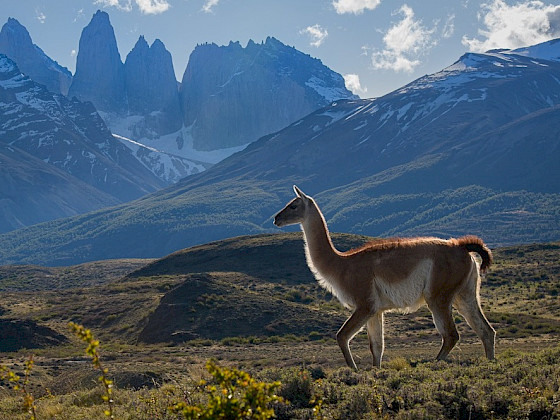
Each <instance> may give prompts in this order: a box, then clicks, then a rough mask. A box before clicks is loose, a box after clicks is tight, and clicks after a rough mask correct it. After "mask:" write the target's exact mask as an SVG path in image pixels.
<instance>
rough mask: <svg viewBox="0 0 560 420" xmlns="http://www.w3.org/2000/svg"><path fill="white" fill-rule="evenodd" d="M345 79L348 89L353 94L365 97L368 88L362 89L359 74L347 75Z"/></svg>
mask: <svg viewBox="0 0 560 420" xmlns="http://www.w3.org/2000/svg"><path fill="white" fill-rule="evenodd" d="M343 77H344V83H345V84H346V88H347V89H349V90H350V91H351V92H352V93H355V94H356V95H360V94H362V95H363V94H366V93H367V87H362V85H361V83H360V76H358V75H357V74H345V75H344V76H343Z"/></svg>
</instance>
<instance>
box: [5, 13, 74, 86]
mask: <svg viewBox="0 0 560 420" xmlns="http://www.w3.org/2000/svg"><path fill="white" fill-rule="evenodd" d="M0 53H3V54H6V56H8V57H9V58H10V59H12V60H14V61H15V62H16V63H17V65H18V67H19V69H20V70H21V71H22V72H23V73H25V74H26V75H28V76H29V77H30V78H31V79H33V80H34V81H36V82H37V83H41V84H43V85H45V86H46V87H47V89H49V90H50V91H51V92H54V93H62V94H67V93H68V88H69V87H70V83H71V82H72V74H71V73H70V71H68V69H67V68H65V67H62V66H60V65H59V64H58V63H57V62H56V61H54V60H52V59H51V58H50V57H48V56H47V55H46V54H45V53H44V52H43V50H41V48H39V47H38V46H37V45H35V44H33V41H32V40H31V36H30V35H29V32H28V31H27V29H26V28H25V27H24V26H23V25H22V24H20V23H19V22H18V21H17V19H14V18H8V21H7V22H6V23H5V24H4V26H2V30H1V31H0Z"/></svg>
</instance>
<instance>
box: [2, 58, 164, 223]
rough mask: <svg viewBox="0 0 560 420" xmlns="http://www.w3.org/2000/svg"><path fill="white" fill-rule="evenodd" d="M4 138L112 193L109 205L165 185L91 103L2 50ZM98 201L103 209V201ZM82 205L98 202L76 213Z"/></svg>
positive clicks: (59, 168)
mask: <svg viewBox="0 0 560 420" xmlns="http://www.w3.org/2000/svg"><path fill="white" fill-rule="evenodd" d="M0 142H1V143H3V144H5V145H7V146H9V147H11V148H13V150H16V151H19V152H25V153H27V154H29V155H31V156H33V157H34V158H36V159H39V160H40V161H42V162H44V163H46V164H48V165H51V166H53V167H55V168H57V169H58V170H60V171H63V172H65V173H67V174H68V175H69V177H67V180H69V179H71V178H72V177H73V178H74V179H75V180H76V181H78V180H80V181H81V182H83V183H86V184H89V185H90V186H91V187H92V189H97V190H98V193H99V194H98V195H103V196H104V197H105V198H107V197H112V200H107V199H105V200H104V202H105V203H106V204H114V203H117V202H123V201H128V200H131V199H134V198H138V197H140V196H142V195H144V194H147V193H149V192H153V191H155V190H157V189H159V188H161V187H162V186H164V185H165V184H164V182H163V181H161V180H160V179H158V178H157V177H156V176H154V175H153V174H152V173H151V172H150V171H148V170H147V169H146V168H145V167H144V166H142V165H141V164H140V163H139V162H138V161H137V160H136V159H135V158H134V156H133V155H132V153H131V152H130V151H129V149H128V148H126V147H124V146H123V145H122V144H121V143H120V142H119V141H118V140H116V139H114V138H113V136H112V135H111V133H110V132H109V130H108V129H107V127H106V126H105V123H104V122H103V120H102V119H101V118H100V117H99V115H98V114H97V112H96V110H95V108H94V107H93V106H92V104H91V103H83V102H80V101H78V100H76V99H73V100H68V99H67V98H66V97H64V96H62V95H59V94H55V93H52V92H50V91H49V90H47V89H46V87H45V86H44V85H41V84H38V83H35V82H34V81H32V80H31V79H30V78H29V77H27V76H25V75H24V74H22V73H21V72H20V71H19V69H18V67H17V66H16V64H15V63H14V62H13V61H12V60H10V59H9V58H8V57H6V56H5V55H2V54H0ZM19 152H18V153H19ZM77 184H79V183H78V182H77ZM101 192H102V193H103V194H101ZM82 198H84V197H82ZM92 199H93V201H95V203H96V205H95V206H97V207H99V202H100V200H99V199H97V198H94V197H93V196H92ZM102 201H103V200H102ZM95 206H94V207H95ZM78 208H83V209H86V210H91V209H92V206H89V207H88V206H87V205H86V204H84V203H76V212H77V211H78V210H77V209H78ZM37 211H40V210H39V209H37ZM67 214H68V213H64V212H62V213H61V214H59V215H58V216H57V217H61V216H63V215H67ZM39 220H42V219H39Z"/></svg>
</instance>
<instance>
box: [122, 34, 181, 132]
mask: <svg viewBox="0 0 560 420" xmlns="http://www.w3.org/2000/svg"><path fill="white" fill-rule="evenodd" d="M124 74H125V85H126V96H127V100H128V114H129V115H141V116H144V124H143V127H142V124H137V125H136V126H134V129H133V133H132V134H133V135H134V137H136V138H141V137H148V138H149V137H158V136H159V135H162V134H169V133H173V132H175V131H177V130H179V129H180V128H181V126H182V125H183V121H182V116H181V112H180V105H179V91H178V88H177V81H176V80H175V71H174V70H173V63H172V61H171V54H170V53H169V51H167V50H166V49H165V46H164V45H163V43H162V42H161V41H160V40H159V39H156V40H155V41H154V42H153V43H152V46H151V47H149V46H148V43H147V42H146V40H145V39H144V37H143V36H141V37H140V38H139V39H138V42H137V43H136V45H135V46H134V48H133V49H132V51H130V53H129V54H128V56H127V57H126V61H125V63H124ZM142 129H144V130H142Z"/></svg>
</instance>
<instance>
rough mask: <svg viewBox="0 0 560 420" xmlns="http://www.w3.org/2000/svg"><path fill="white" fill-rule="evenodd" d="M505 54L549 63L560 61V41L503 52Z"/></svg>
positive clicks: (555, 40)
mask: <svg viewBox="0 0 560 420" xmlns="http://www.w3.org/2000/svg"><path fill="white" fill-rule="evenodd" d="M503 53H504V54H516V55H522V56H525V57H531V58H536V59H540V60H548V61H560V39H553V40H552V41H546V42H543V43H541V44H537V45H533V46H530V47H523V48H517V49H515V50H506V51H503Z"/></svg>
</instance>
